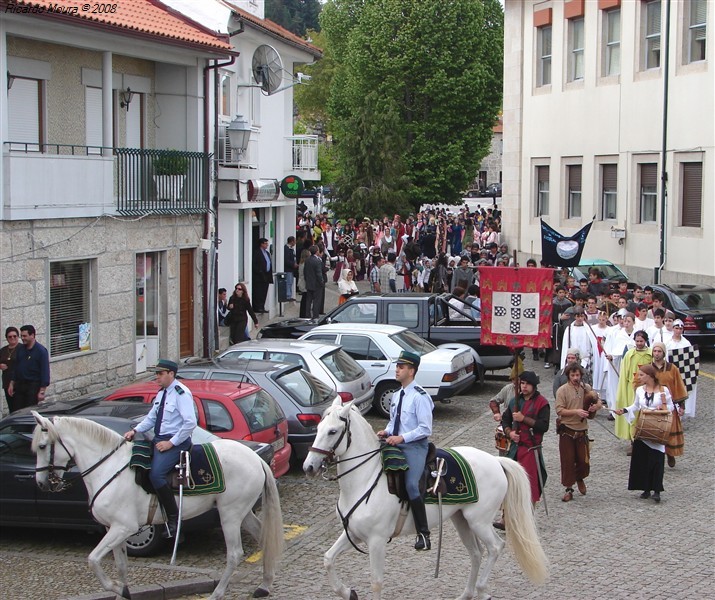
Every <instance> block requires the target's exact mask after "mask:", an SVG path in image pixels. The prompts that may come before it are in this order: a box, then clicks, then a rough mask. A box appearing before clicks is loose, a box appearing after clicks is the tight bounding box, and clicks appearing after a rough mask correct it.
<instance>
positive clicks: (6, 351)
mask: <svg viewBox="0 0 715 600" xmlns="http://www.w3.org/2000/svg"><path fill="white" fill-rule="evenodd" d="M5 340H6V341H7V344H6V345H4V346H3V347H2V348H0V371H2V391H3V393H4V394H5V402H6V403H7V408H8V411H9V412H15V411H16V410H17V409H18V408H19V407H16V406H15V401H14V396H12V395H11V394H10V393H9V391H8V388H9V387H10V382H11V381H12V378H13V377H14V375H15V364H16V363H17V360H16V356H15V355H16V352H17V347H18V345H19V344H20V331H19V330H18V328H17V327H12V326H11V327H8V328H7V329H5ZM3 416H4V415H3Z"/></svg>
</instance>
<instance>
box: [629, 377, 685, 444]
mask: <svg viewBox="0 0 715 600" xmlns="http://www.w3.org/2000/svg"><path fill="white" fill-rule="evenodd" d="M661 392H662V393H663V394H665V401H666V404H667V410H669V411H670V412H673V410H674V408H675V407H674V406H673V398H672V397H671V395H670V390H669V389H668V388H667V387H666V386H664V385H663V386H660V390H657V391H656V392H655V393H654V394H653V399H652V401H651V403H650V405H648V403H647V402H646V397H645V386H644V385H642V386H640V387H638V388H636V395H635V398H634V400H633V404H631V405H630V406H629V407H628V408H626V409H625V410H626V413H625V414H624V415H623V416H624V417H625V418H626V420H627V421H628V422H629V423H633V421H635V420H636V417H637V416H638V412H639V411H641V410H661V396H660V394H661ZM641 441H642V442H643V443H644V444H646V445H647V446H648V447H649V448H652V449H653V450H658V452H665V446H664V445H663V444H656V443H654V442H649V441H647V440H641Z"/></svg>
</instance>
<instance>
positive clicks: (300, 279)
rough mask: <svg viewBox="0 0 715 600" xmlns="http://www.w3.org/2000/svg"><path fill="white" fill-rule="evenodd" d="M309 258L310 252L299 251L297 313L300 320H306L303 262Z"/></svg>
mask: <svg viewBox="0 0 715 600" xmlns="http://www.w3.org/2000/svg"><path fill="white" fill-rule="evenodd" d="M309 258H310V250H308V249H307V248H303V250H301V251H300V261H299V263H298V283H297V286H296V287H297V288H298V293H299V294H300V309H299V311H298V316H299V317H300V318H301V319H307V318H308V309H307V306H308V290H307V289H306V287H305V261H307V260H308V259H309Z"/></svg>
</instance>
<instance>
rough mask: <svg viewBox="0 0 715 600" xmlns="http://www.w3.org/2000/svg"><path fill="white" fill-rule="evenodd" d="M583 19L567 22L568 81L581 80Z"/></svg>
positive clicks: (582, 66)
mask: <svg viewBox="0 0 715 600" xmlns="http://www.w3.org/2000/svg"><path fill="white" fill-rule="evenodd" d="M583 26H584V25H583V19H571V20H570V21H569V45H570V48H569V50H570V56H569V76H568V80H569V81H578V80H580V79H583V68H584V62H583V61H584V55H583Z"/></svg>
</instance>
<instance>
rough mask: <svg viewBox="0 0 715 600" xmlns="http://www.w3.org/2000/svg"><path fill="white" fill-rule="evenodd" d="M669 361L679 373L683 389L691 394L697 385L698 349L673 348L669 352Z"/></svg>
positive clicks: (689, 347) (695, 347)
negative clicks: (683, 385)
mask: <svg viewBox="0 0 715 600" xmlns="http://www.w3.org/2000/svg"><path fill="white" fill-rule="evenodd" d="M669 360H670V362H672V363H673V364H674V365H675V366H676V367H678V371H680V375H681V377H682V378H683V383H684V384H685V389H687V390H688V393H689V394H690V393H692V391H693V389H694V388H695V386H696V385H697V384H698V372H699V371H700V349H699V348H698V347H697V346H688V347H687V348H675V349H672V350H670V352H669Z"/></svg>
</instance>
